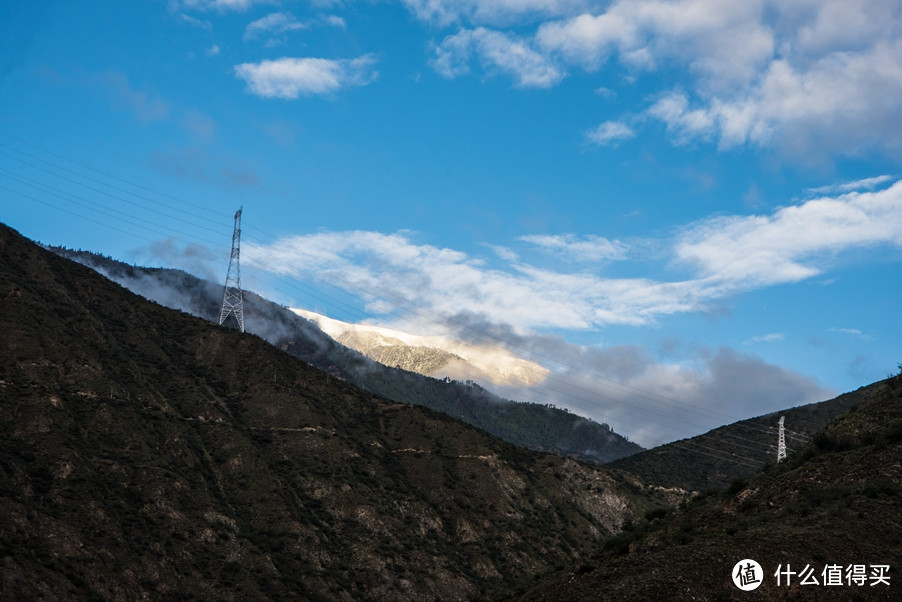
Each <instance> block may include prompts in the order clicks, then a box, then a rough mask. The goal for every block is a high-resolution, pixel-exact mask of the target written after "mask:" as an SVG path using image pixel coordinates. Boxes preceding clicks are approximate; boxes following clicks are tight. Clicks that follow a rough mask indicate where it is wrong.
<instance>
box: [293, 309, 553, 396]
mask: <svg viewBox="0 0 902 602" xmlns="http://www.w3.org/2000/svg"><path fill="white" fill-rule="evenodd" d="M292 311H293V312H295V313H296V314H298V315H299V316H302V317H304V318H307V319H308V320H311V321H313V322H315V323H316V324H317V325H318V326H319V327H320V328H321V329H322V330H323V331H324V332H325V333H326V334H328V335H329V336H331V337H332V338H334V339H335V340H336V341H338V342H340V343H342V344H344V345H346V346H348V347H351V348H352V349H356V350H357V351H359V352H361V353H363V354H364V355H366V356H368V357H370V358H371V359H374V360H376V361H378V362H381V363H383V364H385V365H387V366H393V367H394V366H398V367H401V368H404V369H405V370H410V371H411V372H417V373H419V374H423V375H425V376H433V377H436V378H444V377H448V378H452V379H455V380H472V381H475V382H478V383H480V384H483V385H486V386H491V385H501V386H506V385H509V386H531V385H535V384H539V383H541V382H542V381H543V380H545V377H546V376H547V375H548V373H549V370H548V369H547V368H544V367H543V366H541V365H539V364H537V363H535V362H532V361H529V360H526V359H523V358H520V357H517V356H516V355H515V354H513V353H511V352H510V351H508V350H506V349H502V348H501V347H498V346H494V345H474V344H471V343H465V342H463V341H458V340H455V339H453V338H450V337H445V336H440V335H420V334H414V333H410V332H405V331H403V330H398V329H394V328H387V327H384V326H376V325H374V324H353V323H349V322H342V321H340V320H335V319H332V318H329V317H326V316H324V315H321V314H318V313H316V312H312V311H307V310H304V309H299V308H292Z"/></svg>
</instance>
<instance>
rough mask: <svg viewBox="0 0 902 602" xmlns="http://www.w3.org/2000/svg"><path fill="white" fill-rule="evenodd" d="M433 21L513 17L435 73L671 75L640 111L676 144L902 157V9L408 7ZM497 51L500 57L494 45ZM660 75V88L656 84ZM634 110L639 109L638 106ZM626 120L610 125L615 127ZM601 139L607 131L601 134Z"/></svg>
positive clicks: (499, 3) (678, 4)
mask: <svg viewBox="0 0 902 602" xmlns="http://www.w3.org/2000/svg"><path fill="white" fill-rule="evenodd" d="M407 5H408V6H409V7H410V8H411V10H413V11H414V12H415V13H416V14H417V15H418V16H419V17H420V18H422V19H426V20H429V21H431V22H435V23H441V24H446V25H447V24H450V23H463V24H465V23H468V22H469V23H473V24H492V23H495V24H499V23H516V24H517V29H516V31H517V32H518V33H517V35H516V36H514V35H513V34H509V33H501V32H498V31H492V30H489V29H485V28H483V27H477V28H475V29H468V28H467V27H466V26H464V27H463V29H461V31H460V33H458V34H456V35H454V36H449V37H447V38H446V39H445V41H444V42H442V44H440V45H439V47H438V48H437V56H436V58H435V59H434V61H433V66H434V67H435V68H436V70H437V71H439V73H442V74H443V75H445V76H446V77H457V76H460V75H463V74H465V73H468V72H469V69H470V59H471V57H472V56H476V57H478V58H479V59H480V61H481V62H482V64H483V66H485V67H486V68H488V69H489V70H490V71H491V70H493V69H494V70H498V71H503V72H507V73H510V74H513V75H514V77H515V78H517V80H518V85H519V86H520V87H537V86H538V87H550V86H554V85H556V84H557V83H559V82H560V81H561V79H562V78H563V77H564V75H565V72H566V69H567V68H568V67H569V66H578V67H581V68H583V69H586V70H588V71H595V70H598V69H600V68H602V67H606V66H607V65H610V68H611V69H614V68H618V67H619V68H621V69H625V71H626V73H625V74H626V75H628V76H629V77H631V78H635V77H641V76H642V75H643V74H644V73H648V72H664V71H665V70H666V72H667V75H668V77H667V80H669V81H673V80H677V81H680V82H681V83H680V87H679V88H673V87H669V86H668V87H666V88H661V89H658V90H657V94H656V96H657V100H656V101H655V102H653V103H652V104H651V106H649V107H647V110H646V111H645V112H644V113H643V114H644V115H646V116H648V117H651V118H652V119H655V120H658V121H661V122H662V123H664V124H665V125H666V126H667V128H668V130H669V131H670V132H671V133H672V134H673V135H674V136H675V138H676V141H677V142H678V143H684V142H687V141H689V140H691V139H702V140H712V141H715V142H716V143H717V144H718V145H719V146H720V147H721V148H729V147H733V146H737V145H755V146H766V147H776V148H778V149H780V150H782V151H783V152H784V153H785V154H786V155H787V156H793V157H796V158H797V160H800V161H802V160H804V161H817V160H820V159H823V158H825V157H828V156H830V155H833V154H839V155H856V154H861V153H864V152H869V151H874V150H876V151H878V152H885V153H890V154H893V155H898V154H899V153H900V152H902V103H899V102H898V100H897V99H898V98H900V96H902V34H900V32H902V3H899V2H892V1H887V0H860V1H857V2H848V1H846V0H803V1H797V2H783V1H780V0H747V1H743V2H736V1H735V0H614V1H613V2H611V3H609V4H608V3H606V4H604V5H602V4H601V3H598V2H592V1H590V0H586V1H580V0H573V1H568V0H527V1H524V2H519V1H515V0H408V1H407ZM489 44H491V45H493V46H494V49H490V48H489ZM650 81H653V80H650ZM634 114H635V111H634ZM618 121H621V122H622V120H613V121H612V123H617V122H618ZM601 134H602V136H603V135H604V134H605V131H602V132H601Z"/></svg>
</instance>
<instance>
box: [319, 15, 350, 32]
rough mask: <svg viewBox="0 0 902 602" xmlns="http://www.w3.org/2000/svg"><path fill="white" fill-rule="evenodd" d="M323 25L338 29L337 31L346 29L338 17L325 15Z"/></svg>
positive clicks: (341, 19)
mask: <svg viewBox="0 0 902 602" xmlns="http://www.w3.org/2000/svg"><path fill="white" fill-rule="evenodd" d="M323 23H325V24H326V25H331V26H332V27H338V28H339V29H347V27H348V26H347V24H346V23H345V20H344V19H343V18H341V17H339V16H338V15H327V16H325V17H323Z"/></svg>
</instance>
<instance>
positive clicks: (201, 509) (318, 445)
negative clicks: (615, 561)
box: [0, 226, 678, 600]
mask: <svg viewBox="0 0 902 602" xmlns="http://www.w3.org/2000/svg"><path fill="white" fill-rule="evenodd" d="M0 345H2V346H3V348H4V349H5V350H6V353H4V354H3V356H2V359H0V400H2V404H0V434H2V436H0V567H2V570H0V592H2V593H3V596H4V598H11V599H34V598H45V599H59V600H76V599H91V598H103V599H108V600H131V599H135V598H140V597H142V596H145V597H153V598H154V599H180V600H183V599H224V600H228V599H242V598H243V599H247V598H254V599H284V598H286V597H299V598H301V599H330V600H331V599H339V600H341V599H346V600H351V599H384V600H414V599H416V600H438V599H442V600H466V599H485V598H486V597H494V596H495V595H498V594H500V593H502V592H506V591H509V590H510V588H511V587H513V586H514V585H515V584H516V583H519V582H523V581H524V580H530V579H532V578H533V576H534V575H536V574H540V573H543V572H546V571H548V570H550V569H551V568H553V567H555V566H562V565H566V564H567V563H569V562H573V561H575V560H576V559H578V558H581V557H583V556H585V555H586V554H588V553H589V552H590V551H591V550H592V549H594V548H595V547H596V546H597V545H598V544H599V542H600V541H601V540H602V539H603V538H604V537H606V536H608V535H610V534H612V533H615V532H618V531H619V530H620V528H621V527H622V525H623V524H624V523H625V522H627V521H630V520H633V519H634V517H635V516H636V515H637V513H638V514H641V512H643V511H644V510H645V509H648V508H651V507H656V506H660V505H665V504H667V503H669V502H672V501H673V500H674V499H677V497H678V494H675V493H674V492H667V491H664V490H661V489H659V488H655V487H646V486H645V485H644V484H642V483H641V482H640V481H638V480H636V479H632V478H625V477H624V476H623V475H621V474H620V473H617V472H615V471H610V470H608V469H605V468H603V467H597V466H592V465H588V464H584V463H580V462H575V461H573V460H569V459H566V458H560V457H558V456H554V455H547V454H539V453H536V452H531V451H528V450H525V449H522V448H519V447H516V446H513V445H511V444H508V443H505V442H503V441H500V440H498V439H496V438H494V437H491V436H490V435H488V434H487V433H485V432H484V431H481V430H479V429H475V428H473V427H471V426H468V425H466V424H464V423H462V422H459V421H456V420H454V419H452V418H450V417H448V416H446V415H444V414H441V413H438V412H435V411H432V410H430V409H428V408H424V407H419V406H413V405H408V404H402V403H397V402H393V401H390V400H387V399H385V398H381V397H378V396H376V395H373V394H372V393H369V392H365V391H362V390H360V389H358V388H355V387H353V386H351V385H350V384H349V383H347V382H343V381H342V380H339V379H336V378H334V377H332V376H329V375H328V374H327V373H325V372H323V371H320V370H317V369H315V368H313V367H311V366H309V365H308V364H306V363H304V362H301V361H298V359H297V358H295V357H292V356H291V355H289V354H287V353H284V352H282V351H280V350H278V349H274V348H273V347H272V346H271V345H270V344H269V343H267V342H265V341H263V340H262V339H260V338H259V337H257V336H255V335H250V334H241V333H239V332H237V331H235V330H232V329H227V328H222V327H219V326H216V325H214V324H210V323H209V322H206V321H204V320H200V319H197V318H195V317H192V316H189V315H186V314H184V313H179V312H174V311H172V310H170V309H167V308H165V307H163V306H161V305H158V304H156V303H152V302H149V301H147V300H145V299H142V298H140V297H138V296H136V295H134V294H133V293H131V292H129V291H127V290H126V289H124V288H122V287H120V286H119V285H118V284H115V283H113V282H111V281H110V280H108V279H106V278H103V277H101V276H100V275H98V274H97V273H96V272H94V271H93V270H90V269H89V268H86V267H84V266H80V265H77V264H75V263H73V262H71V261H68V260H66V259H64V258H61V257H58V256H57V255H54V254H52V253H49V252H46V251H44V250H42V249H40V248H38V247H37V246H36V245H34V244H33V243H30V242H29V241H26V240H25V239H23V238H22V237H21V236H19V235H18V234H17V233H15V232H14V231H12V230H10V229H8V228H6V227H5V226H0ZM675 495H676V497H675Z"/></svg>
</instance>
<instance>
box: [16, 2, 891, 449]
mask: <svg viewBox="0 0 902 602" xmlns="http://www.w3.org/2000/svg"><path fill="white" fill-rule="evenodd" d="M785 5H790V6H785ZM0 28H2V30H0V33H2V35H0V209H2V215H0V219H2V220H3V221H4V222H5V223H7V224H8V225H10V226H12V227H14V228H17V229H18V230H20V231H21V232H22V233H23V234H25V235H26V236H29V237H31V238H33V239H36V240H39V241H41V242H45V243H49V244H60V245H65V246H69V247H75V248H85V249H90V250H94V251H97V252H101V253H104V254H108V255H111V256H113V257H116V258H118V259H122V260H126V261H133V262H138V263H142V264H150V265H167V266H175V267H183V268H186V269H189V270H191V271H194V272H195V273H198V275H202V276H206V277H210V278H213V279H216V280H220V279H223V278H224V276H225V273H224V272H225V267H226V264H227V260H228V248H227V245H228V243H229V241H230V235H231V225H232V223H231V218H232V214H233V213H234V211H235V210H236V209H237V208H238V207H239V206H242V205H243V206H244V225H245V231H244V243H245V244H244V248H243V269H244V272H243V276H244V279H245V280H244V281H245V285H246V287H247V288H252V289H254V290H258V291H260V292H262V293H264V294H266V295H268V296H270V297H272V298H274V299H276V300H278V301H280V302H282V303H285V304H287V305H293V306H301V307H306V308H308V309H312V310H315V311H319V312H321V313H325V314H327V315H330V316H332V317H336V318H339V319H343V320H347V321H362V320H370V321H375V322H379V323H385V324H391V325H402V326H404V327H407V328H410V329H414V330H418V331H422V332H429V333H444V334H453V335H455V336H459V337H463V338H472V339H486V340H489V341H492V342H495V343H498V344H503V345H506V346H508V347H510V348H512V349H514V350H515V351H517V352H518V353H521V354H523V355H527V356H530V357H533V358H535V359H537V360H538V361H540V362H543V363H545V364H549V365H551V366H550V367H552V368H553V369H554V374H555V375H557V376H558V377H559V378H558V379H556V380H552V381H550V382H549V383H546V386H545V387H540V388H536V389H533V390H529V391H526V390H521V391H509V392H508V393H509V394H511V395H512V396H514V395H516V396H518V397H519V398H523V399H532V400H536V401H551V402H553V403H555V404H556V405H559V406H563V407H568V408H570V409H572V410H573V411H575V412H578V413H581V414H585V415H589V416H591V417H593V418H595V419H598V420H600V421H605V422H608V423H610V424H612V425H613V426H614V427H615V428H616V429H618V430H620V431H621V432H624V433H626V434H628V435H630V436H631V437H632V438H633V439H634V440H637V441H639V442H640V443H643V444H646V445H649V444H653V443H657V442H660V441H664V440H669V439H673V438H676V437H683V436H687V435H690V434H694V433H696V432H700V431H701V430H704V429H706V428H710V427H712V426H716V425H717V424H721V423H723V422H727V421H731V420H734V419H738V418H742V417H746V416H751V415H757V414H761V413H764V412H767V411H771V410H775V409H778V408H780V407H785V406H787V405H794V404H795V403H801V402H808V401H815V400H819V399H823V398H826V397H829V396H830V395H832V394H834V393H838V392H842V391H846V390H850V389H854V388H857V387H858V386H861V385H864V384H867V383H870V382H872V381H874V380H877V379H880V378H883V377H885V376H886V375H887V374H889V373H891V372H895V371H896V365H897V364H898V363H899V362H902V349H900V343H899V341H900V334H902V332H900V330H902V329H900V327H899V323H900V321H899V318H898V299H899V292H900V284H899V264H900V260H902V252H900V246H902V182H900V179H902V177H900V173H902V170H900V165H902V102H900V100H899V99H900V98H902V37H900V32H902V6H900V5H899V4H898V2H892V1H878V0H867V1H861V2H855V3H849V2H843V1H839V0H836V1H834V0H806V1H799V2H793V3H785V2H774V1H770V0H757V1H756V0H751V1H747V2H735V1H731V0H674V1H663V0H632V1H627V0H624V1H620V2H595V1H592V0H524V1H517V0H464V1H462V0H430V1H424V0H408V1H401V2H387V1H386V2H350V1H338V2H331V1H329V0H324V1H321V2H320V1H316V2H303V1H298V2H296V1H291V0H259V1H257V0H180V1H179V0H171V1H159V2H152V1H147V2H114V1H90V2H80V3H69V2H53V1H40V0H39V1H29V2H25V1H14V2H6V3H3V6H2V7H0ZM574 382H578V383H580V384H579V387H578V389H577V390H575V391H574V390H573V389H572V387H573V383H574ZM690 406H691V407H690ZM680 421H683V422H682V423H681V425H680V426H676V424H677V423H678V422H680Z"/></svg>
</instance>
